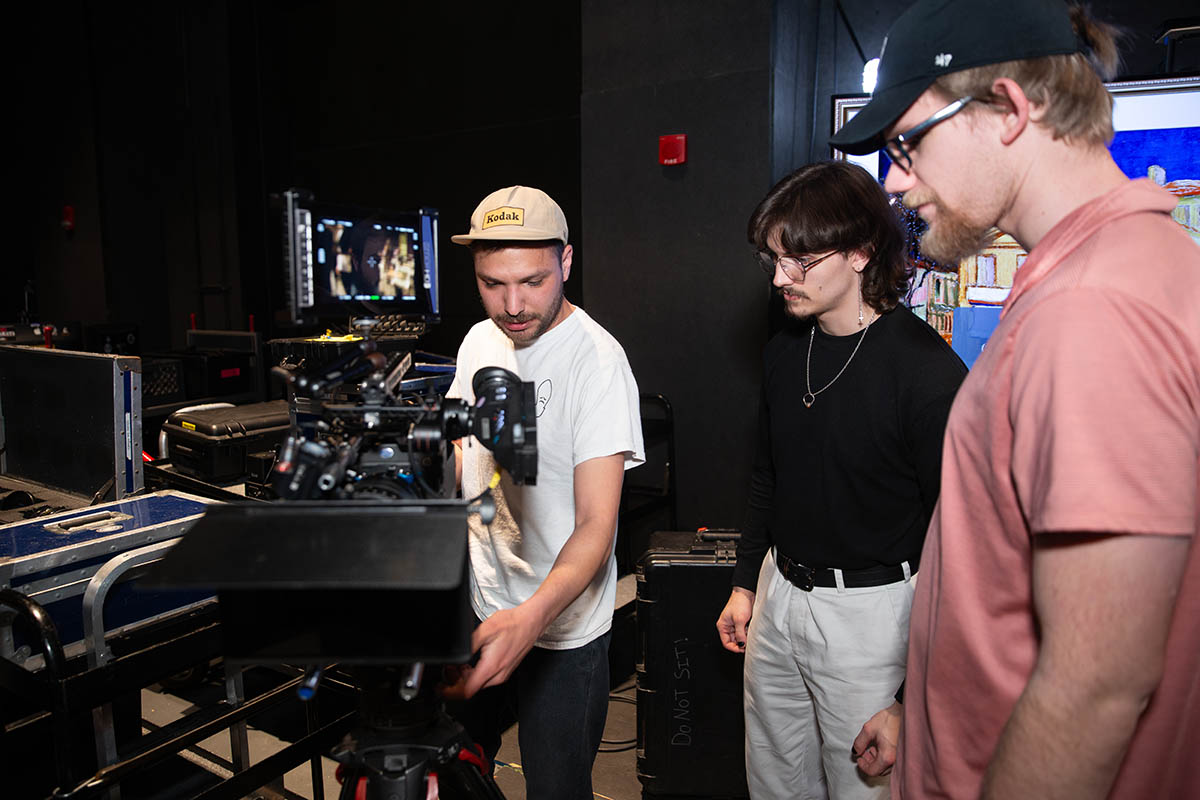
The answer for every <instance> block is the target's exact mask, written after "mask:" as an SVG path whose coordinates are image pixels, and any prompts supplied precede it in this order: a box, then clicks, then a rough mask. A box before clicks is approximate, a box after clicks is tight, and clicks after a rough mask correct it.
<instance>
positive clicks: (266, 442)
mask: <svg viewBox="0 0 1200 800" xmlns="http://www.w3.org/2000/svg"><path fill="white" fill-rule="evenodd" d="M290 424H291V423H290V419H289V416H288V403H287V401H286V400H272V401H269V402H266V403H252V404H250V405H245V406H233V407H232V408H211V409H207V410H204V411H176V412H175V413H174V414H172V415H171V416H170V417H168V418H167V421H166V422H164V423H163V430H164V431H166V433H167V452H168V454H169V455H170V458H171V463H172V464H173V465H174V466H175V468H176V469H178V470H179V471H181V472H184V473H187V474H189V475H193V476H195V477H197V478H201V479H203V480H207V481H224V480H232V479H235V478H240V477H242V476H243V475H245V474H246V473H247V464H246V456H248V455H250V454H251V453H259V452H263V451H267V450H274V449H275V447H276V446H278V445H279V443H280V442H282V441H283V438H284V437H285V436H286V435H287V432H288V428H289V426H290Z"/></svg>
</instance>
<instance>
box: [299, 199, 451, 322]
mask: <svg viewBox="0 0 1200 800" xmlns="http://www.w3.org/2000/svg"><path fill="white" fill-rule="evenodd" d="M284 199H285V212H284V213H285V222H284V225H285V231H286V236H285V242H284V245H285V247H284V261H285V265H286V270H287V290H288V305H289V306H290V309H289V310H290V313H291V318H292V321H293V322H294V323H296V324H303V323H313V322H319V321H321V320H332V319H338V318H342V319H344V318H347V317H362V316H370V315H377V314H403V315H405V316H411V317H413V318H414V319H415V318H420V319H422V320H423V321H425V322H427V323H432V322H436V321H437V320H438V315H439V309H438V269H437V262H438V257H437V225H438V217H437V211H436V210H433V209H421V210H419V211H411V212H404V211H385V210H381V209H366V208H355V207H352V206H335V205H330V204H325V203H317V202H315V201H314V200H312V199H309V198H306V197H305V196H304V194H303V193H302V192H299V191H295V190H292V191H288V192H285V193H284Z"/></svg>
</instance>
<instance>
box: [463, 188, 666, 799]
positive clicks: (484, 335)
mask: <svg viewBox="0 0 1200 800" xmlns="http://www.w3.org/2000/svg"><path fill="white" fill-rule="evenodd" d="M451 238H452V241H454V242H455V243H457V244H463V245H468V246H469V247H470V248H471V253H472V256H473V257H474V262H475V278H476V282H477V283H478V287H479V295H480V298H481V300H482V301H483V307H484V310H485V311H486V312H487V315H488V317H489V319H487V320H484V321H483V322H480V323H478V324H477V325H475V326H474V327H473V328H472V329H471V330H470V332H469V333H468V334H467V336H466V338H465V339H464V340H463V343H462V346H461V347H460V348H459V351H458V369H457V375H456V377H455V380H454V384H453V385H452V386H451V388H450V391H449V393H448V395H447V396H449V397H462V398H464V399H466V400H468V401H474V399H475V398H474V393H473V391H472V388H471V378H472V376H473V375H474V374H475V373H476V371H478V370H479V369H481V368H483V367H490V366H496V367H504V368H505V369H508V370H511V371H512V372H514V373H516V374H517V375H518V376H520V378H521V379H522V380H523V381H532V382H533V383H534V384H535V386H536V387H537V440H538V474H537V485H536V486H517V485H515V484H513V483H512V481H511V480H510V479H509V478H508V476H507V475H505V476H503V477H502V479H501V481H500V484H499V486H498V487H497V488H496V490H495V492H494V495H495V498H496V505H497V513H496V517H495V520H494V521H493V522H492V523H491V524H490V525H484V524H483V523H482V522H480V521H479V519H478V517H472V518H471V524H470V554H471V598H472V603H473V605H474V608H475V613H476V614H477V615H478V617H479V619H480V620H482V621H481V622H480V625H479V627H478V628H477V629H476V630H475V633H474V635H473V637H472V641H471V644H472V648H473V649H474V650H475V651H476V652H478V653H479V660H478V662H477V663H476V665H475V666H474V667H473V668H470V667H465V668H463V677H462V679H461V680H460V681H459V683H457V684H456V685H455V686H454V687H451V688H450V689H448V690H447V694H448V696H450V697H455V696H460V697H467V698H472V700H471V701H470V702H469V703H467V704H466V707H465V708H464V709H463V710H462V711H460V712H459V713H458V717H459V719H460V721H462V722H463V724H464V726H465V727H466V728H467V731H468V733H470V735H471V736H472V738H474V739H475V741H476V742H478V743H479V744H481V745H482V746H483V748H484V751H485V753H486V755H487V756H488V760H489V763H490V761H491V758H492V757H494V755H495V751H496V750H497V749H499V745H500V734H501V731H502V730H503V727H504V726H505V724H506V723H507V722H511V715H512V713H513V712H515V714H516V716H517V717H518V718H519V719H520V728H519V742H520V747H521V760H522V764H523V770H524V773H525V781H526V792H527V796H528V797H530V798H553V799H554V800H571V798H580V799H581V800H590V798H591V797H592V788H591V787H592V783H591V770H592V762H593V761H594V760H595V757H596V751H597V750H598V748H599V746H600V738H601V735H602V733H603V730H604V719H605V715H606V713H607V710H608V690H609V679H608V642H609V638H610V629H611V627H612V614H613V606H614V602H615V598H616V585H617V567H616V560H615V559H614V557H613V545H614V539H615V536H616V527H617V508H618V505H619V503H620V496H621V482H622V479H623V476H624V471H625V470H626V469H629V468H630V467H633V466H636V465H637V464H639V463H641V461H642V460H643V459H644V454H643V449H642V429H641V418H640V414H639V403H638V389H637V383H636V382H635V381H634V378H633V373H632V372H631V371H630V369H629V362H628V361H627V360H626V358H625V351H624V350H622V349H621V345H620V344H618V343H617V341H616V340H615V339H614V338H613V337H612V336H610V335H609V334H608V333H607V332H606V331H605V330H604V329H603V328H601V327H600V326H599V325H598V324H597V323H596V322H595V321H594V320H592V318H591V317H589V316H588V315H587V314H586V313H585V312H584V311H583V309H581V308H578V307H576V306H574V305H572V304H571V303H570V302H569V301H568V300H566V299H565V298H564V296H563V282H564V281H566V280H567V278H568V277H569V276H570V274H571V257H572V248H571V245H570V244H568V243H567V222H566V217H565V216H564V215H563V212H562V209H560V208H559V207H558V204H557V203H555V202H554V201H553V200H552V199H550V197H549V196H548V195H546V193H545V192H542V191H540V190H538V189H531V188H529V187H525V186H512V187H509V188H507V189H501V190H499V191H496V192H493V193H492V194H490V195H488V196H487V197H486V198H484V200H483V202H482V203H480V204H479V206H478V207H477V208H476V209H475V213H474V214H472V215H471V230H470V233H467V234H463V235H459V236H454V237H451ZM458 444H459V448H458V452H457V455H458V456H459V458H458V464H459V465H460V478H461V483H462V491H463V496H464V497H474V496H475V495H477V494H479V493H480V492H482V491H483V490H484V489H485V488H487V486H488V482H489V480H490V479H491V478H492V476H493V474H494V472H495V469H496V465H495V461H494V459H493V458H492V454H491V452H490V451H488V450H487V449H485V448H483V447H482V446H480V445H479V443H478V442H475V441H474V440H472V439H465V440H463V441H461V442H459V443H458ZM480 690H483V691H480ZM477 693H478V694H477Z"/></svg>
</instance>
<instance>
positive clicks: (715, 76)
mask: <svg viewBox="0 0 1200 800" xmlns="http://www.w3.org/2000/svg"><path fill="white" fill-rule="evenodd" d="M770 86H771V4H770V2H767V0H756V1H755V2H743V1H742V0H728V1H727V2H716V1H714V2H707V3H704V4H703V5H702V7H698V6H697V4H695V3H693V2H688V0H659V1H658V2H644V1H643V0H620V1H618V2H612V1H611V0H589V1H588V2H585V3H584V4H583V98H582V104H581V106H582V129H583V130H582V154H583V157H582V163H583V211H584V220H585V229H584V238H583V246H584V250H585V251H586V252H587V253H588V259H589V261H588V272H587V276H586V278H585V282H584V297H585V300H586V307H587V310H588V312H589V313H590V314H592V316H594V317H595V318H596V319H597V320H599V321H600V323H601V324H603V325H604V326H606V327H607V328H608V329H609V331H610V332H612V333H613V334H614V335H615V336H616V337H617V339H618V340H620V341H621V342H622V343H623V344H624V346H625V350H626V353H627V354H628V356H629V360H630V364H631V365H632V367H633V371H634V373H635V375H636V376H637V379H638V384H639V387H640V388H641V390H642V391H644V392H661V393H663V394H665V395H666V396H667V397H668V398H669V399H670V400H671V402H672V404H673V405H674V408H675V413H676V430H677V439H678V445H677V447H678V450H677V459H678V479H679V508H680V524H681V525H682V526H683V527H684V528H689V527H695V526H698V525H709V526H736V525H738V524H739V523H740V521H741V515H742V505H743V500H742V497H743V496H744V487H745V486H746V482H747V480H748V475H749V453H750V447H749V444H750V438H751V432H752V430H753V428H754V414H755V411H756V409H757V402H758V394H757V387H758V374H759V366H758V363H759V353H760V351H761V349H762V345H763V344H764V342H765V334H766V321H765V317H764V313H765V307H766V299H767V296H768V284H767V281H766V280H765V279H764V277H763V275H762V273H761V272H760V271H759V270H757V269H756V268H755V267H754V265H753V264H752V263H751V261H750V258H749V255H748V252H747V247H746V244H745V225H746V219H747V217H748V216H749V214H750V212H751V211H752V210H753V209H754V206H755V205H756V204H757V202H758V201H759V200H760V199H761V198H762V195H763V193H765V192H766V190H767V189H768V188H769V186H770V178H771V174H770V152H771V146H770V128H769V120H770V107H771V106H770V103H771V93H770ZM675 133H685V134H687V135H688V161H687V163H686V164H683V165H677V166H660V165H659V164H658V136H659V135H661V134H675Z"/></svg>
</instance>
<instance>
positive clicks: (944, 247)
mask: <svg viewBox="0 0 1200 800" xmlns="http://www.w3.org/2000/svg"><path fill="white" fill-rule="evenodd" d="M927 203H932V204H933V206H934V208H936V209H937V213H936V214H935V215H934V218H933V221H932V222H929V223H928V225H929V229H928V230H926V231H925V233H924V234H923V235H922V236H921V253H922V254H923V255H925V256H927V257H929V258H932V259H933V260H934V261H937V262H939V263H941V264H945V265H947V266H952V265H957V264H958V262H960V261H962V260H963V259H964V258H967V257H968V256H973V255H975V254H976V253H978V252H979V251H980V250H982V249H983V248H984V247H986V246H987V245H988V232H989V231H991V229H992V226H991V225H990V224H989V225H980V224H978V223H975V222H971V220H969V219H967V217H966V215H964V214H962V213H961V212H959V211H955V210H952V209H949V208H947V207H946V206H945V205H944V204H943V203H942V201H941V199H939V198H938V196H937V195H936V194H934V193H933V192H929V193H928V194H921V195H915V194H914V193H912V192H910V193H908V194H906V195H905V197H904V204H905V205H906V206H908V207H910V208H918V207H920V206H922V205H925V204H927Z"/></svg>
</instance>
